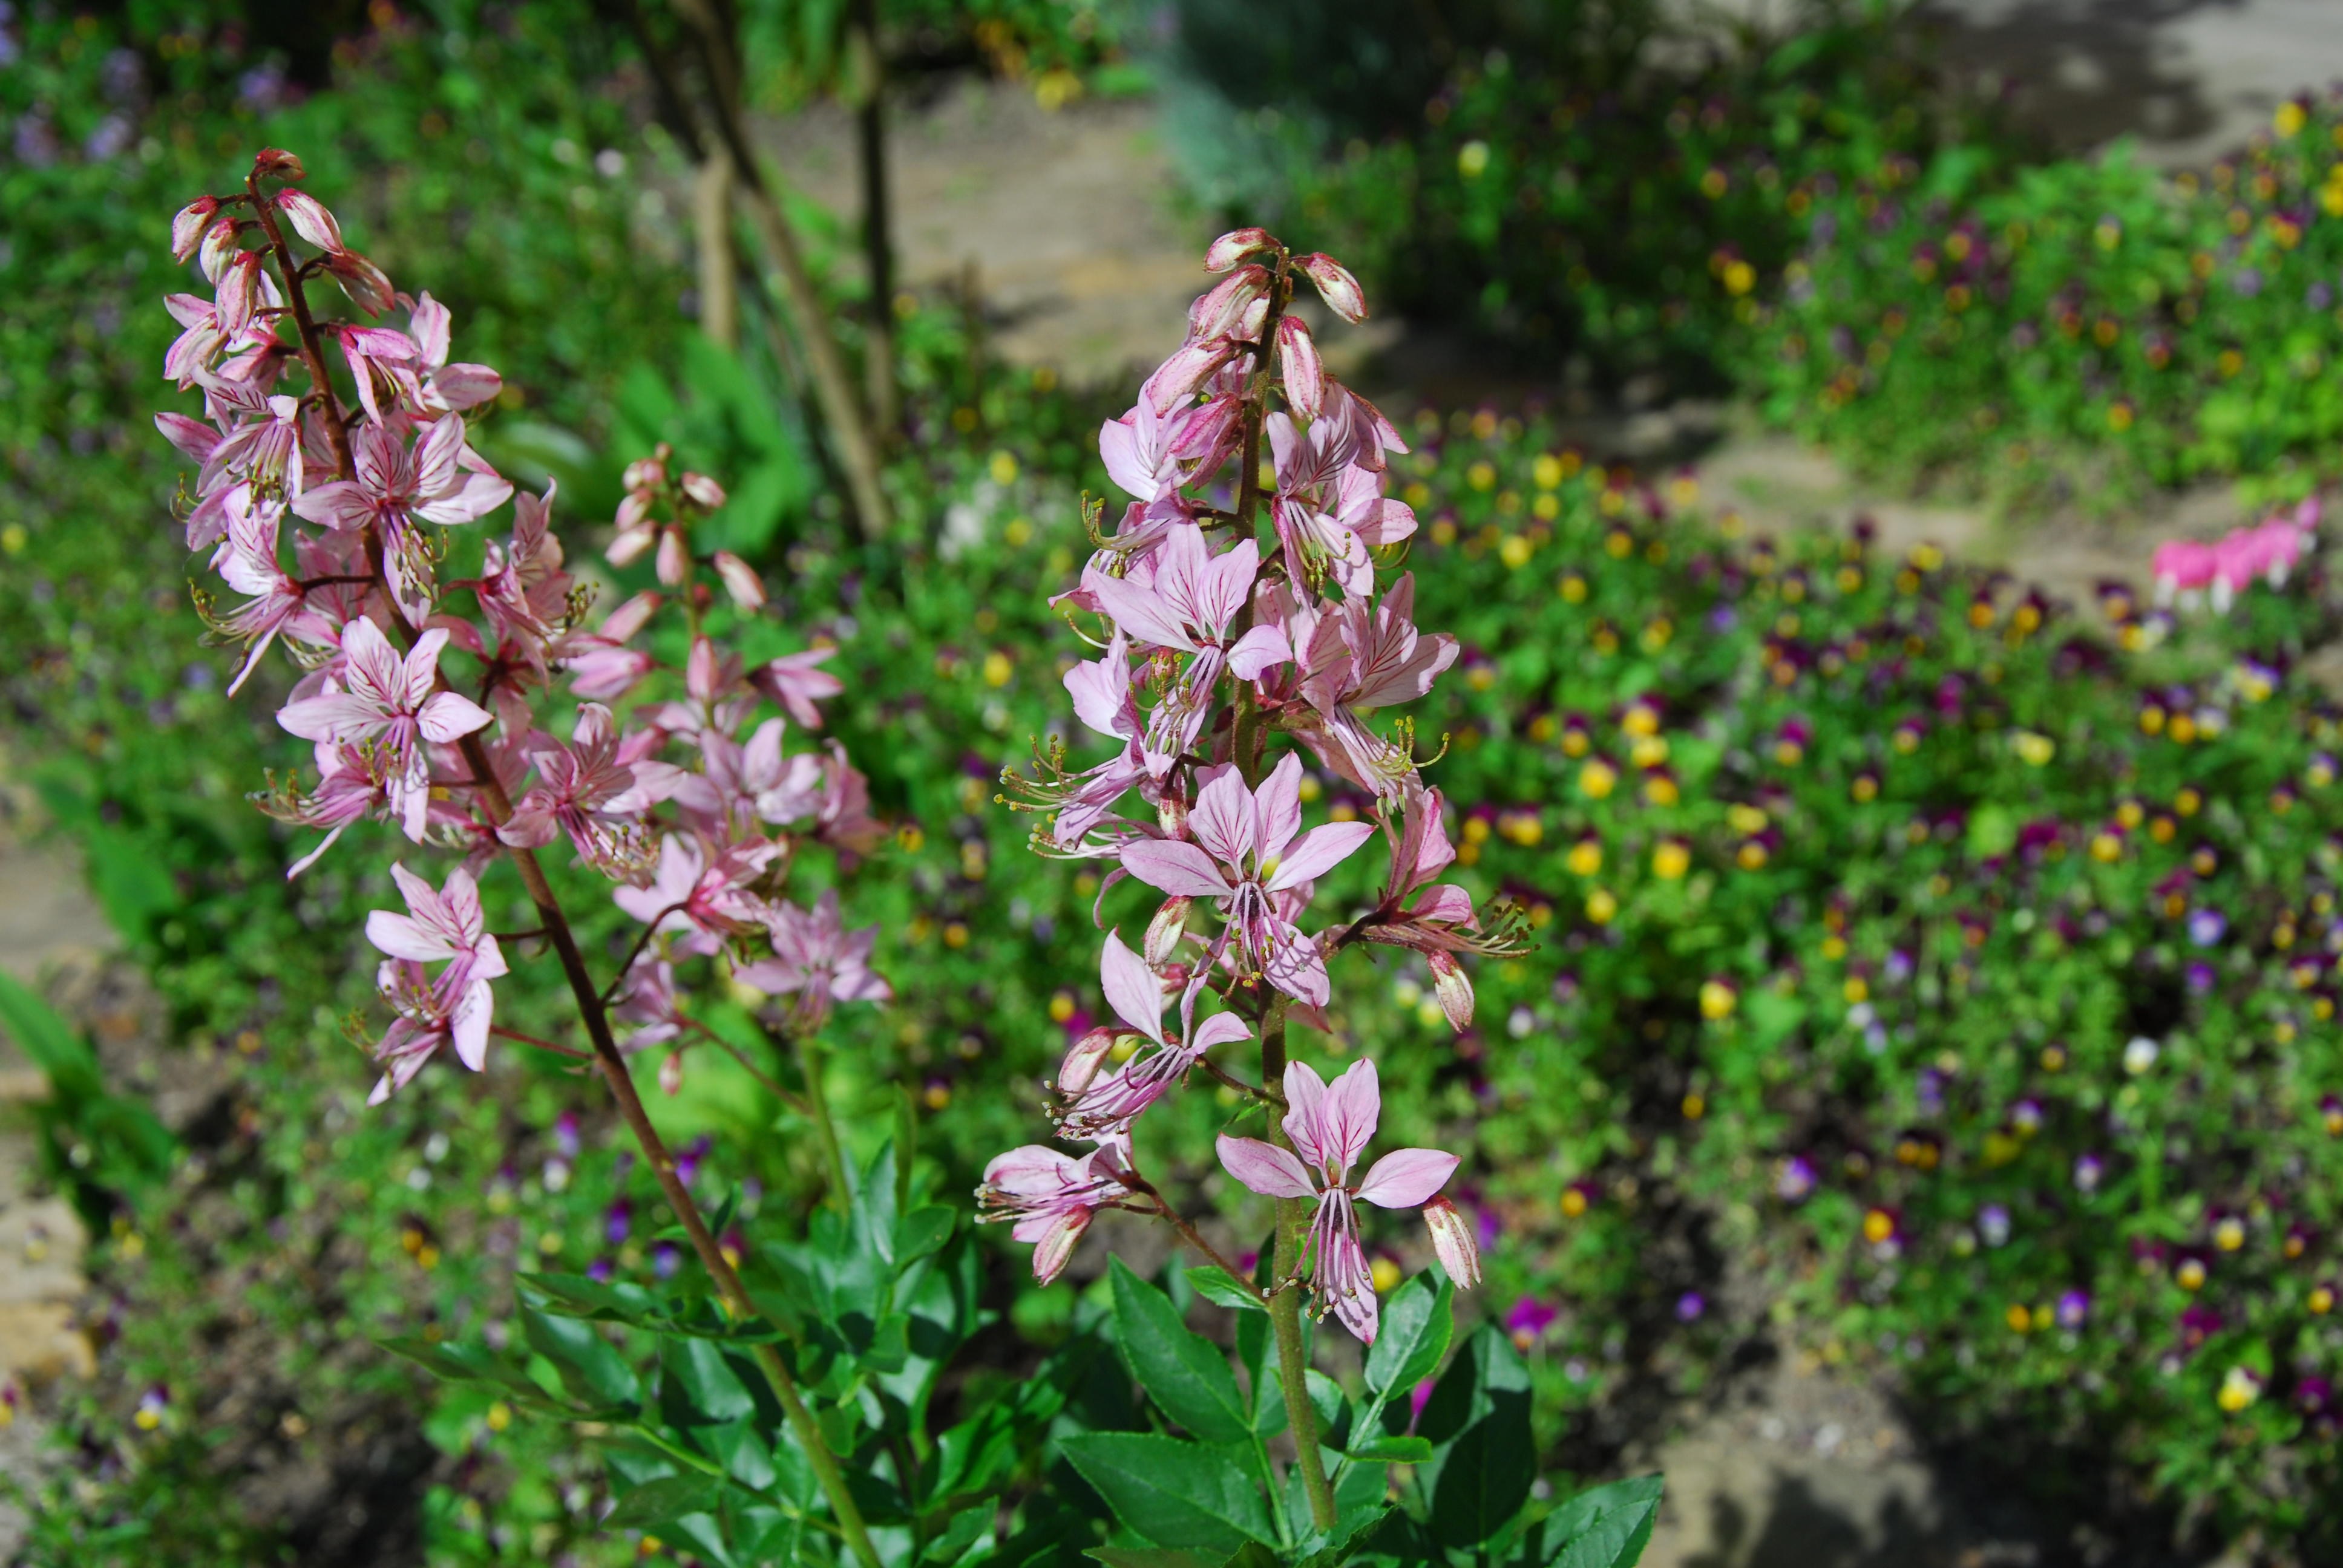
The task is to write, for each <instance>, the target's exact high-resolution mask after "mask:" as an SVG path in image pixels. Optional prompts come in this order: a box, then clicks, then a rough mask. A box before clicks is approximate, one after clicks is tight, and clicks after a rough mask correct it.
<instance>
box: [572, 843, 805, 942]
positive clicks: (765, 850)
mask: <svg viewBox="0 0 2343 1568" xmlns="http://www.w3.org/2000/svg"><path fill="white" fill-rule="evenodd" d="M780 853H781V846H779V844H774V843H769V842H766V841H764V840H762V839H750V840H748V841H746V842H743V843H738V844H733V845H731V846H729V847H728V848H727V849H724V850H722V851H721V852H720V853H719V854H718V855H717V856H716V857H715V858H714V859H712V860H711V859H709V855H708V851H707V850H706V849H705V848H703V847H702V846H701V844H700V842H699V839H696V838H692V837H689V836H687V835H685V834H681V833H669V835H668V836H667V837H666V838H665V839H661V840H660V842H659V868H658V869H657V870H656V871H654V872H653V873H652V876H651V879H650V883H649V886H647V887H640V888H620V889H618V890H617V891H616V892H614V893H613V894H611V898H612V899H613V900H615V901H616V902H617V903H618V908H620V909H622V910H626V911H627V913H628V914H630V915H632V916H634V917H635V919H637V920H641V921H643V922H644V923H645V924H647V925H651V926H653V927H654V928H655V929H656V930H659V931H661V932H671V933H676V934H679V935H680V936H681V937H682V938H683V948H684V950H685V951H687V952H694V953H706V954H714V953H717V952H720V951H722V950H723V947H724V941H725V939H726V938H728V937H738V936H747V935H748V934H749V932H751V931H754V930H757V929H758V927H759V926H761V925H762V924H764V921H765V914H766V909H765V902H764V900H761V899H759V898H758V897H757V896H756V895H755V894H754V893H751V892H749V890H748V884H749V883H750V882H752V881H754V880H755V879H757V878H758V877H759V875H760V874H762V872H763V871H764V869H765V868H766V867H767V866H769V865H770V864H771V863H772V861H773V860H774V859H776V858H777V857H778V856H779V854H780Z"/></svg>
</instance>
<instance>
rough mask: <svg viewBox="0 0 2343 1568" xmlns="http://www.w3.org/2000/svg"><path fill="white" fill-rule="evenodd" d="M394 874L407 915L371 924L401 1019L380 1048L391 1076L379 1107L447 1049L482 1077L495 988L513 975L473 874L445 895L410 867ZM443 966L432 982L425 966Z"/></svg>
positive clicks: (375, 917) (386, 914) (454, 877)
mask: <svg viewBox="0 0 2343 1568" xmlns="http://www.w3.org/2000/svg"><path fill="white" fill-rule="evenodd" d="M390 874H391V878H392V879H393V880H394V881H396V882H397V884H398V890H399V893H400V895H401V896H402V897H404V898H405V899H406V900H407V913H406V914H403V915H400V914H393V913H392V912H391V911H390V910H375V911H374V912H373V913H371V914H369V915H368V916H367V940H368V941H370V942H372V943H373V944H374V945H375V946H376V947H377V948H378V949H380V950H382V951H383V952H385V953H387V954H388V955H389V958H388V959H387V960H386V961H385V962H384V964H383V966H382V971H381V978H380V980H379V985H380V989H381V990H382V994H383V996H384V998H385V999H386V1000H388V1001H389V1002H390V1004H391V1006H392V1008H393V1009H394V1010H396V1011H397V1014H398V1016H397V1018H396V1019H395V1020H392V1022H391V1026H390V1029H389V1030H388V1031H387V1033H386V1034H385V1035H384V1036H383V1039H382V1040H381V1042H380V1043H379V1044H378V1045H377V1046H376V1047H375V1060H377V1061H380V1062H382V1063H383V1064H384V1065H385V1067H386V1068H387V1069H388V1070H387V1072H386V1073H385V1075H384V1077H383V1079H382V1081H381V1082H379V1083H377V1085H375V1090H374V1093H373V1095H372V1097H371V1098H370V1099H369V1100H368V1101H367V1103H368V1104H372V1105H379V1104H381V1103H382V1102H383V1101H385V1100H387V1099H388V1098H389V1097H390V1093H391V1091H393V1090H394V1089H400V1088H404V1087H405V1086H406V1084H407V1081H408V1080H409V1079H412V1078H413V1077H414V1076H415V1075H416V1073H417V1071H419V1070H421V1069H422V1066H423V1063H424V1062H425V1061H427V1060H429V1059H430V1057H431V1055H432V1053H433V1052H435V1051H437V1050H438V1049H439V1048H440V1047H441V1046H442V1045H447V1044H452V1045H454V1047H455V1048H456V1055H457V1058H458V1060H461V1061H462V1062H463V1064H464V1065H465V1066H467V1067H468V1068H470V1069H471V1070H473V1071H475V1072H478V1070H480V1068H481V1067H482V1066H483V1065H484V1064H485V1063H486V1061H487V1060H488V1030H489V1025H490V1022H491V1020H492V1015H493V1013H494V1010H495V1005H496V1002H495V998H494V997H493V995H491V993H490V990H489V987H488V982H489V981H490V980H496V979H498V978H499V977H500V976H502V975H503V974H504V973H505V972H506V970H505V959H504V954H503V952H502V951H501V950H499V949H498V946H497V939H496V938H495V937H493V936H491V935H489V934H488V923H487V920H486V918H485V917H484V916H483V915H482V913H481V910H480V895H479V891H478V889H477V888H475V887H474V886H473V883H472V878H471V875H470V873H468V872H467V871H465V870H463V869H461V868H458V869H456V870H453V871H450V872H449V873H447V884H446V886H445V887H444V888H443V889H441V890H437V891H435V890H433V889H432V886H431V884H430V883H428V882H427V881H425V880H424V879H422V878H420V877H418V876H417V875H416V874H415V873H414V872H412V871H410V870H408V869H407V868H406V867H405V866H401V865H393V866H392V867H391V869H390ZM441 962H444V963H445V964H446V965H447V968H445V969H443V970H440V971H439V973H438V975H437V977H436V978H427V976H426V973H425V970H424V968H423V966H424V965H426V964H432V963H441Z"/></svg>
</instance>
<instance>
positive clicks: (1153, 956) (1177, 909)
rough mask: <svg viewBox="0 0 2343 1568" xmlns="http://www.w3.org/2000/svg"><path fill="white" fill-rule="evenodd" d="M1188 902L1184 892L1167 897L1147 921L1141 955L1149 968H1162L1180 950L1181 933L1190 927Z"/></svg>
mask: <svg viewBox="0 0 2343 1568" xmlns="http://www.w3.org/2000/svg"><path fill="white" fill-rule="evenodd" d="M1188 904H1189V900H1188V899H1187V897H1186V896H1185V895H1184V894H1183V895H1182V896H1179V897H1176V898H1170V899H1166V900H1163V907H1162V908H1161V909H1160V910H1156V911H1155V918H1154V919H1153V920H1150V921H1148V922H1147V939H1146V940H1145V941H1144V942H1143V943H1142V944H1141V948H1140V955H1141V957H1143V958H1144V959H1146V960H1147V967H1148V968H1149V969H1151V970H1160V969H1161V968H1162V967H1163V966H1164V965H1165V964H1168V963H1170V962H1171V961H1172V954H1173V953H1175V952H1177V951H1179V950H1180V933H1181V932H1182V931H1184V930H1187V929H1188Z"/></svg>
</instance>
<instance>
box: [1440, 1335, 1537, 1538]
mask: <svg viewBox="0 0 2343 1568" xmlns="http://www.w3.org/2000/svg"><path fill="white" fill-rule="evenodd" d="M1416 1431H1417V1432H1419V1433H1421V1434H1422V1435H1423V1436H1424V1437H1425V1438H1426V1439H1428V1440H1429V1441H1430V1442H1431V1443H1432V1445H1433V1448H1434V1450H1435V1451H1436V1452H1435V1453H1434V1455H1433V1461H1432V1463H1431V1464H1429V1465H1427V1466H1426V1467H1425V1473H1424V1474H1423V1485H1424V1487H1425V1490H1426V1491H1427V1492H1428V1493H1430V1494H1431V1497H1432V1530H1433V1535H1435V1536H1436V1537H1437V1538H1438V1539H1439V1540H1440V1541H1441V1543H1443V1544H1444V1545H1448V1546H1458V1547H1469V1546H1476V1545H1478V1544H1480V1543H1482V1542H1484V1541H1486V1540H1488V1539H1489V1538H1490V1537H1491V1536H1493V1535H1494V1534H1496V1533H1497V1532H1498V1531H1500V1530H1502V1529H1503V1528H1504V1526H1505V1525H1506V1524H1507V1523H1510V1522H1511V1521H1512V1519H1513V1515H1514V1514H1516V1513H1519V1512H1521V1507H1522V1504H1523V1503H1525V1502H1527V1501H1528V1499H1529V1494H1530V1483H1531V1482H1532V1481H1534V1479H1535V1478H1536V1471H1537V1442H1536V1439H1535V1437H1534V1434H1533V1433H1532V1432H1531V1431H1530V1377H1529V1369H1528V1368H1527V1367H1525V1366H1523V1364H1522V1358H1521V1356H1520V1354H1519V1352H1516V1351H1515V1350H1514V1349H1513V1343H1512V1342H1511V1341H1509V1340H1507V1339H1506V1338H1505V1336H1504V1335H1503V1333H1501V1332H1498V1331H1497V1329H1496V1328H1495V1327H1493V1325H1490V1324H1486V1323H1484V1324H1483V1325H1482V1326H1481V1328H1480V1329H1479V1330H1478V1331H1476V1332H1474V1333H1473V1337H1472V1338H1471V1339H1470V1340H1468V1341H1466V1342H1465V1345H1464V1352H1463V1354H1460V1355H1459V1356H1457V1358H1456V1359H1455V1360H1454V1361H1453V1362H1451V1363H1450V1364H1449V1368H1448V1371H1447V1372H1446V1374H1445V1375H1443V1377H1442V1378H1441V1380H1440V1382H1439V1383H1438V1384H1437V1385H1436V1386H1435V1387H1434V1388H1433V1391H1432V1398H1431V1399H1430V1400H1428V1401H1426V1402H1425V1404H1424V1407H1423V1416H1422V1417H1421V1418H1420V1419H1419V1420H1418V1421H1417V1422H1416Z"/></svg>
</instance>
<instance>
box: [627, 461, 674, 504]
mask: <svg viewBox="0 0 2343 1568" xmlns="http://www.w3.org/2000/svg"><path fill="white" fill-rule="evenodd" d="M621 482H622V483H623V484H624V485H625V486H626V487H627V491H628V494H629V495H631V494H633V493H635V492H637V491H640V490H656V489H658V488H659V487H660V486H661V485H664V484H666V483H667V465H666V464H665V463H662V462H660V461H659V459H658V458H657V457H638V458H636V459H635V460H634V461H633V462H631V463H629V464H628V465H627V472H626V476H625V477H624V479H623V480H622V481H621Z"/></svg>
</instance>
